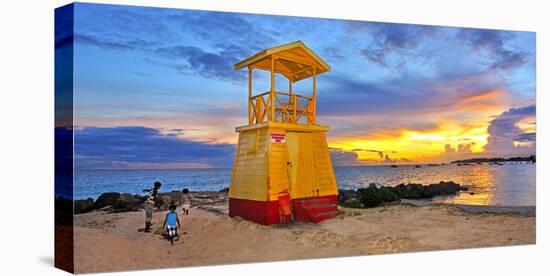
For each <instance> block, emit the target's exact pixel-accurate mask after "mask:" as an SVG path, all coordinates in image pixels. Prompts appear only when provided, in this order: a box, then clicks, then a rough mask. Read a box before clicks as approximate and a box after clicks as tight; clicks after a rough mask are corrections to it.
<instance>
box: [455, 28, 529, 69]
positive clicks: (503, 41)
mask: <svg viewBox="0 0 550 276" xmlns="http://www.w3.org/2000/svg"><path fill="white" fill-rule="evenodd" d="M457 37H458V38H459V39H460V40H462V41H463V42H464V43H465V44H466V45H468V46H470V47H471V48H472V49H473V50H476V51H484V52H485V53H487V54H489V55H490V56H491V57H492V58H493V64H492V65H491V69H496V70H511V69H515V68H518V67H520V66H522V65H523V64H525V62H526V61H527V58H528V54H527V53H525V52H521V51H513V50H510V49H509V48H508V44H509V42H510V41H511V40H512V39H513V38H514V34H513V33H512V32H507V31H499V30H487V29H460V31H459V32H458V33H457Z"/></svg>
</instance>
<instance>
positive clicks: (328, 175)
mask: <svg viewBox="0 0 550 276" xmlns="http://www.w3.org/2000/svg"><path fill="white" fill-rule="evenodd" d="M313 147H314V151H315V162H316V169H317V186H318V187H319V195H320V196H325V195H336V194H338V186H337V185H336V177H335V175H334V169H333V167H332V161H331V160H330V153H329V150H328V144H327V138H326V136H325V133H324V132H315V133H314V134H313Z"/></svg>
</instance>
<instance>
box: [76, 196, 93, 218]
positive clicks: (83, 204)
mask: <svg viewBox="0 0 550 276" xmlns="http://www.w3.org/2000/svg"><path fill="white" fill-rule="evenodd" d="M93 205H94V200H93V199H92V198H87V199H78V200H75V201H74V213H75V214H81V213H85V212H89V211H91V210H92V206H93Z"/></svg>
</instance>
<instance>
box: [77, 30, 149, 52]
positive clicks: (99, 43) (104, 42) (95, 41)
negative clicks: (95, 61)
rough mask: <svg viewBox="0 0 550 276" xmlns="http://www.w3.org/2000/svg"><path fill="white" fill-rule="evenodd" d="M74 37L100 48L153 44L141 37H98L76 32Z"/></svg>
mask: <svg viewBox="0 0 550 276" xmlns="http://www.w3.org/2000/svg"><path fill="white" fill-rule="evenodd" d="M74 39H75V42H76V43H80V44H83V45H91V46H96V47H99V48H102V49H110V50H145V49H147V48H148V47H150V46H151V45H154V43H153V42H149V41H146V40H143V39H131V40H120V39H119V40H117V39H101V38H99V37H95V36H91V35H84V34H77V33H75V36H74Z"/></svg>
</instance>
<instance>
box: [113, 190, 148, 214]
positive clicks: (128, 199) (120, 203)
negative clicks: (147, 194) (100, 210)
mask: <svg viewBox="0 0 550 276" xmlns="http://www.w3.org/2000/svg"><path fill="white" fill-rule="evenodd" d="M141 203H142V202H141V197H139V196H135V195H132V194H121V195H120V196H119V197H118V198H117V199H116V200H115V201H114V202H113V204H112V206H113V209H115V210H116V211H136V210H137V209H138V208H139V207H140V205H141Z"/></svg>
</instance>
